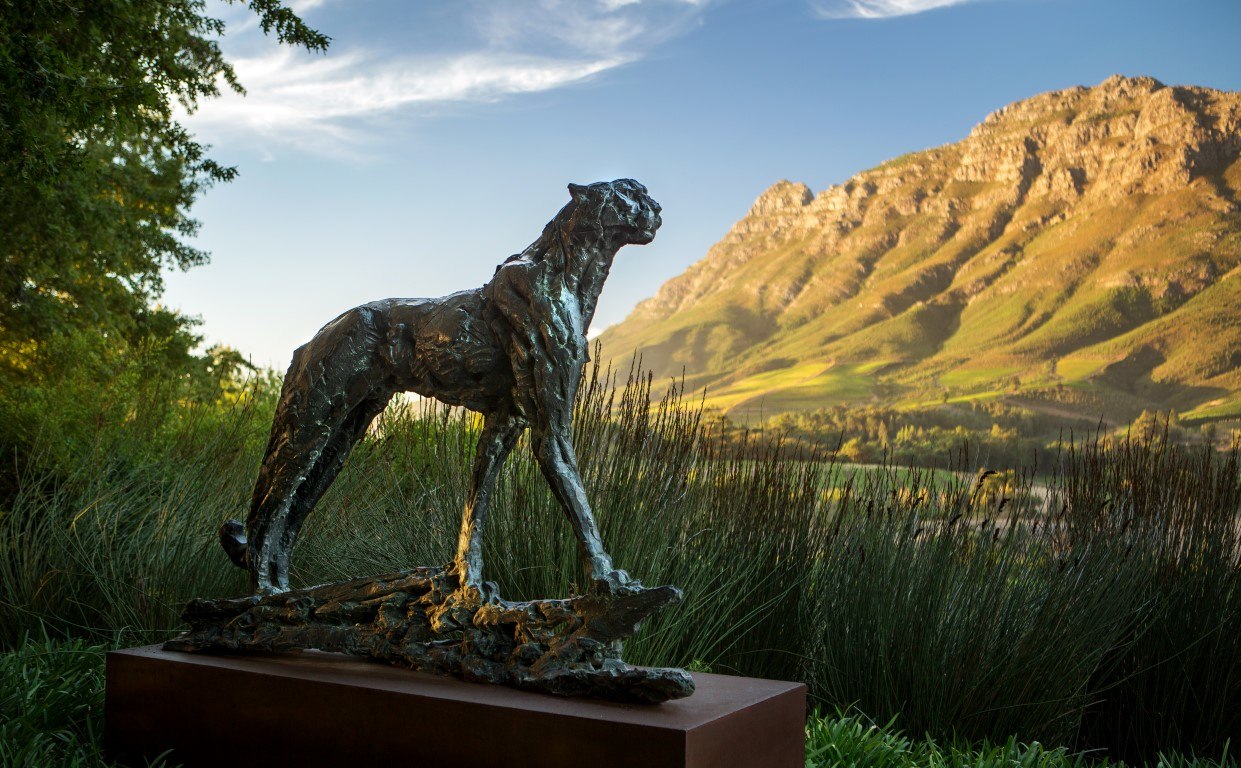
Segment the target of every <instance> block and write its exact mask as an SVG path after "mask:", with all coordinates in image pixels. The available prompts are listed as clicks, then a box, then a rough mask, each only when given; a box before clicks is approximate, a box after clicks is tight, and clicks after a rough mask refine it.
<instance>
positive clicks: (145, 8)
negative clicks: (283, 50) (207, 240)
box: [0, 0, 329, 375]
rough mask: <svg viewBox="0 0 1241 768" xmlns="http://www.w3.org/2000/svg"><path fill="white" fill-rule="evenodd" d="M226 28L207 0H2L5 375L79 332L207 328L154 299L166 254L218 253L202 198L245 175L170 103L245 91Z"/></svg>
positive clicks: (169, 333) (182, 332)
mask: <svg viewBox="0 0 1241 768" xmlns="http://www.w3.org/2000/svg"><path fill="white" fill-rule="evenodd" d="M226 1H227V2H230V3H232V2H238V0H226ZM247 4H248V6H249V8H250V9H251V10H252V11H253V12H254V13H255V14H257V16H258V18H259V23H260V25H261V26H262V29H263V31H264V32H266V33H268V34H272V33H274V34H275V36H276V38H277V40H279V41H280V42H281V43H287V44H292V45H299V46H302V47H304V48H306V49H308V50H310V51H322V50H324V49H326V47H327V45H328V43H329V39H328V38H327V37H326V36H325V35H323V34H321V33H320V32H317V31H316V30H314V29H311V28H310V27H308V26H307V25H306V24H305V23H304V22H303V21H302V20H301V19H300V18H299V17H298V16H297V15H296V14H294V13H293V11H291V10H290V9H288V8H286V7H284V6H283V5H282V4H281V2H279V0H249V2H248V3H247ZM223 33H224V23H223V21H221V20H220V19H217V18H214V17H212V16H210V15H208V14H207V13H206V6H205V2H204V1H203V0H89V1H88V2H80V3H71V2H66V1H65V0H0V366H3V367H2V368H0V374H5V373H7V374H9V375H12V374H18V375H20V374H21V373H23V372H24V371H29V370H30V369H31V367H32V366H35V365H36V364H37V363H38V362H39V360H40V359H41V358H40V355H41V353H42V352H43V351H45V350H46V349H47V347H48V345H49V341H51V340H52V339H53V338H54V337H55V336H57V335H58V334H70V333H74V332H76V331H83V330H86V331H92V332H95V331H97V332H98V333H100V334H103V335H104V336H105V337H109V338H111V339H113V340H114V341H119V340H125V341H127V342H129V343H134V342H140V341H141V340H143V339H150V338H158V339H160V340H162V341H163V342H164V344H165V345H166V346H169V347H171V350H172V351H173V352H174V353H175V354H177V355H180V356H182V357H184V356H186V355H188V352H189V349H190V348H191V347H192V346H193V344H194V343H196V339H195V337H194V336H193V335H192V334H191V333H189V332H188V327H187V323H186V320H185V319H184V318H181V317H179V316H177V315H174V314H173V313H170V312H168V311H166V310H161V309H157V308H153V307H152V302H153V300H154V299H156V298H157V297H158V296H159V295H160V294H161V293H162V289H163V283H162V279H161V271H162V270H163V269H165V268H177V269H186V268H189V267H192V266H194V265H197V264H202V263H204V262H205V261H206V260H207V255H206V254H205V253H203V252H201V251H199V250H197V249H194V248H192V247H190V246H189V245H187V244H186V243H185V241H184V239H183V238H185V237H187V236H189V235H192V234H193V233H194V232H195V231H196V229H197V226H198V224H197V222H196V221H194V220H193V219H192V218H190V216H189V208H190V205H191V204H192V203H193V202H194V200H195V198H196V197H197V196H198V195H199V194H200V193H201V192H202V191H203V190H204V189H205V188H206V187H207V186H209V185H211V184H212V183H215V182H220V181H228V180H229V179H232V178H233V177H234V175H235V174H236V170H235V169H234V168H228V167H224V166H221V165H219V164H218V163H216V162H214V161H213V160H211V159H210V158H209V157H207V156H206V153H205V150H206V148H205V147H204V146H202V145H201V144H199V143H198V142H196V141H195V140H194V138H193V137H192V136H191V135H190V134H189V133H188V132H187V131H186V130H185V129H184V128H183V127H182V126H181V125H179V124H178V123H177V121H176V120H175V119H174V117H173V109H174V106H175V105H177V104H180V105H182V107H183V108H185V109H186V110H187V111H193V109H194V108H195V107H196V106H197V104H198V103H199V101H200V100H201V99H206V98H210V97H213V96H217V95H219V92H220V90H219V89H220V87H221V86H222V85H223V86H225V87H228V88H231V89H233V90H235V91H238V92H243V89H242V87H241V84H240V83H238V80H237V77H236V74H235V72H234V71H233V69H232V67H231V66H230V65H229V63H228V62H227V61H226V60H225V59H224V57H223V55H222V53H221V51H220V48H219V45H218V42H217V41H218V38H219V37H220V36H221V35H222V34H223Z"/></svg>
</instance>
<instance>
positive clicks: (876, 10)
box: [811, 0, 976, 19]
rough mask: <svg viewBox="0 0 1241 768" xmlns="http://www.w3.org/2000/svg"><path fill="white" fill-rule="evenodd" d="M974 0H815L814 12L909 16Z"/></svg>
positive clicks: (828, 15)
mask: <svg viewBox="0 0 1241 768" xmlns="http://www.w3.org/2000/svg"><path fill="white" fill-rule="evenodd" d="M970 2H976V0H815V2H812V3H811V5H812V6H813V7H814V10H815V13H817V14H818V15H819V16H820V17H822V18H825V19H887V18H891V17H893V16H910V15H912V14H915V13H922V12H924V11H933V10H935V9H936V8H947V7H948V6H950V5H963V4H965V3H970Z"/></svg>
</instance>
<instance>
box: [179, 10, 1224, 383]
mask: <svg viewBox="0 0 1241 768" xmlns="http://www.w3.org/2000/svg"><path fill="white" fill-rule="evenodd" d="M291 4H292V5H293V6H294V7H296V8H298V9H299V10H300V11H301V12H302V15H303V17H304V18H305V19H306V20H307V21H308V22H310V23H311V24H312V25H313V26H315V27H317V28H318V29H320V30H321V31H323V32H325V33H327V34H328V35H330V36H332V38H333V43H332V46H331V48H330V50H329V51H328V53H327V54H326V55H315V54H308V53H304V52H301V51H294V50H291V49H287V48H284V47H281V46H278V45H277V44H276V43H275V41H274V40H271V39H266V38H264V37H263V36H262V34H261V32H259V31H258V30H257V29H256V28H255V26H254V24H253V23H252V22H251V21H250V20H249V19H248V17H247V16H246V13H245V12H244V9H243V8H240V7H232V6H223V7H216V10H217V12H218V13H219V14H220V15H221V16H222V17H223V18H225V19H226V20H228V21H229V28H228V32H227V34H226V36H225V39H224V41H223V46H224V49H225V51H226V52H227V53H228V54H229V56H230V58H231V59H232V60H233V61H234V62H235V63H236V66H237V69H238V73H239V74H240V76H241V79H242V83H243V85H245V86H246V88H247V89H248V95H247V96H245V97H244V98H242V97H237V96H232V95H228V96H225V97H223V98H221V99H216V100H213V101H211V102H208V103H205V104H203V105H202V107H201V109H200V110H199V111H198V112H197V113H195V114H194V115H191V116H189V117H188V118H187V119H186V124H187V125H188V126H189V127H190V128H191V130H193V131H194V132H195V133H196V134H197V135H198V136H199V138H200V140H202V141H204V142H206V143H209V144H211V145H212V147H213V150H212V155H213V156H214V157H215V158H216V159H218V160H220V161H222V162H225V163H228V164H232V165H236V166H238V167H239V169H240V172H241V173H240V176H239V178H238V179H237V180H236V181H234V182H233V183H231V184H225V185H221V186H218V187H215V188H214V189H212V190H210V191H209V192H208V193H207V194H206V195H205V196H204V197H203V198H202V199H201V200H200V201H199V202H198V203H197V204H196V205H195V207H194V209H193V213H194V215H195V216H196V217H197V218H199V219H200V220H201V222H202V225H203V226H202V231H201V234H200V235H199V237H198V238H197V241H196V242H197V244H198V245H199V246H200V247H203V248H205V249H207V250H209V251H210V252H211V254H212V263H211V264H209V265H208V266H205V267H199V268H196V269H193V270H190V271H189V272H185V273H175V274H171V275H169V276H168V281H167V282H168V290H167V293H166V295H165V298H164V303H165V304H167V305H169V306H172V307H176V308H178V309H180V310H181V311H183V312H185V313H187V314H190V315H196V316H199V317H201V318H202V321H203V325H202V327H201V329H200V330H201V332H202V333H203V334H204V335H205V337H206V340H207V342H208V343H213V342H222V343H226V344H229V345H231V346H234V347H236V348H238V349H240V350H241V351H242V352H243V353H245V354H246V355H248V356H250V357H251V358H252V359H253V361H254V362H255V363H258V364H260V365H272V366H275V367H278V368H281V369H283V368H284V367H285V366H286V365H287V363H288V360H289V357H290V355H291V353H292V350H293V349H294V348H295V347H296V346H297V345H299V344H301V343H303V342H304V341H306V340H307V339H309V338H310V337H311V336H312V335H313V334H314V332H315V331H316V330H317V329H318V328H319V327H320V326H322V325H323V324H324V323H326V322H327V321H328V320H330V319H331V318H332V317H334V316H335V315H336V314H338V313H339V312H341V311H342V310H344V309H347V308H349V307H351V306H354V305H356V304H360V303H363V302H366V301H371V300H373V299H377V298H384V297H388V296H439V295H443V294H445V293H450V292H452V291H455V290H461V289H464V288H471V287H475V286H477V285H481V284H482V283H483V282H485V281H486V280H487V279H488V278H489V277H490V275H491V273H492V271H493V270H494V267H495V265H496V264H498V263H499V262H500V261H502V260H503V259H504V258H505V257H507V256H508V255H510V254H512V253H516V252H518V251H520V250H521V249H522V248H524V247H525V246H526V245H527V244H528V243H529V242H530V241H532V240H533V239H534V238H535V237H536V236H537V235H538V234H539V232H540V231H541V229H542V226H543V224H544V223H545V222H546V221H547V220H548V219H549V218H550V217H551V216H552V215H553V214H554V213H555V212H556V211H557V210H558V209H559V208H560V207H561V206H562V205H563V204H564V203H565V202H566V201H567V200H568V193H567V191H566V190H565V185H566V184H567V183H568V182H578V183H586V182H591V181H598V180H610V179H613V178H617V177H622V176H628V177H633V178H636V179H638V180H640V181H642V182H643V183H645V184H646V185H647V186H648V187H649V188H650V190H651V194H652V195H653V196H654V197H655V198H656V199H657V200H659V202H660V203H661V204H662V205H663V207H664V226H663V228H662V229H661V230H660V233H659V236H658V237H657V238H656V240H655V242H654V243H653V244H651V245H648V246H643V247H634V246H631V247H628V248H626V249H625V250H623V251H622V252H621V254H620V256H619V257H618V258H617V261H616V263H615V266H614V268H613V272H612V276H611V278H610V279H609V281H608V285H607V287H606V288H605V290H604V293H603V297H602V300H601V301H600V304H599V309H598V313H597V315H596V317H595V330H599V329H601V328H603V327H605V326H606V325H609V324H611V323H615V322H619V321H620V320H622V319H623V318H624V317H625V316H626V315H627V314H628V313H629V311H630V310H631V309H632V308H633V306H634V305H635V304H636V303H637V302H638V301H640V300H641V299H643V298H645V297H647V296H650V295H651V294H653V293H654V292H655V290H656V289H657V288H658V287H659V285H660V284H661V283H663V282H664V281H665V280H667V279H668V278H670V277H672V276H674V275H676V274H678V273H680V272H681V271H682V270H684V269H685V268H686V267H687V266H689V265H690V264H691V263H693V262H694V261H696V260H698V259H699V258H701V257H702V256H703V255H704V254H705V253H706V250H707V248H708V247H710V245H711V244H712V243H714V242H715V241H716V240H718V239H719V238H720V237H721V236H722V235H723V234H724V233H725V232H726V231H727V229H728V227H729V226H731V224H732V223H733V222H734V221H736V220H737V219H738V218H740V217H741V216H742V215H744V213H745V212H746V210H747V209H748V208H749V206H750V204H751V203H752V202H753V200H754V198H755V197H756V196H757V195H758V194H760V193H761V192H762V191H763V190H764V189H765V188H767V187H768V186H770V185H771V184H772V183H774V182H776V181H778V180H780V179H783V178H787V179H791V180H794V181H802V182H805V183H806V184H809V185H810V186H811V187H812V188H813V189H814V190H816V191H818V190H821V189H823V188H824V187H827V186H829V185H831V184H837V183H840V182H843V181H844V180H846V179H847V178H848V177H849V176H850V175H852V174H854V173H856V172H858V171H861V170H864V169H866V168H869V167H872V166H874V165H877V164H878V163H880V162H882V161H884V160H886V159H888V158H891V157H895V156H897V155H900V154H903V153H906V152H911V151H916V150H920V149H925V148H927V147H932V146H936V145H940V144H944V143H948V142H952V141H956V140H958V139H961V138H963V137H964V136H965V135H966V134H967V133H968V132H969V129H970V128H971V127H972V126H973V125H974V124H975V123H977V122H978V121H980V120H981V119H982V118H983V117H984V116H985V115H986V114H987V113H989V112H991V111H993V110H994V109H997V108H999V107H1001V106H1003V105H1004V104H1007V103H1009V102H1012V101H1016V100H1018V99H1022V98H1025V97H1028V96H1032V95H1034V94H1036V93H1040V92H1043V91H1048V90H1054V89H1059V88H1064V87H1068V86H1071V85H1079V84H1080V85H1094V84H1097V83H1098V82H1100V81H1102V80H1104V79H1105V78H1107V77H1108V76H1109V75H1111V74H1115V73H1121V74H1125V75H1150V76H1153V77H1156V78H1158V79H1160V80H1162V81H1163V82H1165V83H1169V84H1195V85H1205V86H1210V87H1214V88H1220V89H1224V90H1238V89H1241V45H1238V43H1237V40H1238V39H1239V38H1241V2H1237V0H1165V1H1163V2H1155V1H1154V0H300V2H294V3H291Z"/></svg>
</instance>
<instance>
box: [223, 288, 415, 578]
mask: <svg viewBox="0 0 1241 768" xmlns="http://www.w3.org/2000/svg"><path fill="white" fill-rule="evenodd" d="M379 339H380V334H379V331H378V328H377V326H376V323H375V321H374V316H373V313H370V312H367V311H364V310H363V309H362V308H358V309H355V310H351V311H350V312H347V313H345V314H344V315H342V316H341V317H339V318H337V319H336V320H334V321H333V322H332V323H329V324H328V325H327V326H326V327H325V328H324V329H323V330H322V331H320V332H319V334H318V335H316V336H315V338H314V339H313V340H312V341H311V342H310V343H309V344H307V345H306V346H304V347H302V348H300V349H298V351H297V352H295V353H294V355H293V362H292V364H291V365H290V366H289V372H288V373H287V374H286V376H285V381H284V388H283V389H282V390H281V393H280V402H279V404H278V405H277V408H276V416H275V419H274V420H273V422H272V431H271V439H270V440H269V442H268V446H267V454H266V456H265V457H264V458H263V464H262V467H261V468H260V469H259V477H258V482H257V483H256V485H255V489H254V497H253V500H252V502H251V506H250V516H249V519H248V521H247V533H248V545H247V552H246V564H247V566H248V567H249V569H250V582H251V587H252V588H253V589H255V590H256V591H260V592H272V591H281V590H285V589H288V578H289V576H288V572H289V553H290V551H291V550H292V548H293V544H294V542H295V541H296V539H297V533H298V531H299V530H300V528H301V524H302V521H303V520H305V518H306V515H308V514H309V513H310V510H311V508H313V507H314V504H315V502H316V501H318V500H319V497H320V496H322V495H323V492H324V491H326V490H327V487H328V486H329V485H330V484H331V482H332V480H333V479H335V477H336V474H337V473H338V472H339V471H340V468H341V466H342V465H343V464H344V461H345V458H346V457H347V456H348V454H349V450H350V449H351V448H352V447H353V444H354V442H356V441H357V439H358V438H360V437H361V436H362V435H363V434H364V433H365V431H366V427H367V425H368V424H370V422H371V420H372V419H373V418H374V417H375V415H376V414H378V413H379V412H380V411H382V410H383V407H384V405H386V404H387V402H388V400H389V399H390V398H391V395H392V392H393V388H392V387H391V382H390V377H389V375H388V373H387V370H388V369H387V366H385V365H384V364H383V362H382V360H381V359H380V357H379V355H378V354H377V352H376V349H377V346H378V343H379Z"/></svg>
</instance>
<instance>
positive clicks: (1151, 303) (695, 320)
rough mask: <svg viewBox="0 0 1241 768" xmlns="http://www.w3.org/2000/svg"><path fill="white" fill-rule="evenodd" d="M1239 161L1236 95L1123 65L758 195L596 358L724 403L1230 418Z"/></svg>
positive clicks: (608, 337)
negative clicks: (987, 405)
mask: <svg viewBox="0 0 1241 768" xmlns="http://www.w3.org/2000/svg"><path fill="white" fill-rule="evenodd" d="M1239 156H1241V94H1237V93H1228V92H1222V91H1217V90H1212V89H1208V88H1200V87H1181V86H1165V85H1163V84H1162V83H1160V82H1158V81H1156V80H1154V79H1151V78H1145V77H1139V78H1125V77H1120V76H1115V77H1111V78H1109V79H1107V80H1106V81H1104V82H1103V83H1101V84H1099V85H1098V86H1095V87H1093V88H1086V87H1076V88H1070V89H1067V90H1063V91H1056V92H1052V93H1046V94H1042V95H1039V96H1035V97H1033V98H1030V99H1026V100H1024V101H1020V102H1017V103H1015V104H1012V105H1010V106H1007V107H1004V108H1002V109H999V110H997V111H995V112H993V113H992V114H991V115H988V116H987V118H986V119H985V120H983V122H982V123H980V124H979V125H977V126H976V127H975V128H974V129H973V130H972V131H971V132H970V134H969V136H967V137H966V138H965V139H963V140H962V141H960V142H957V143H955V144H949V145H945V146H942V147H937V148H934V149H929V150H926V151H922V152H916V153H912V154H909V155H905V156H902V157H899V158H896V159H894V160H892V161H889V162H887V163H884V164H882V165H880V166H878V167H877V168H874V169H872V170H869V171H865V172H862V173H859V174H857V175H856V176H854V177H853V178H851V179H849V180H848V181H846V182H845V183H843V184H840V185H836V186H832V187H829V188H827V189H826V190H823V191H822V192H820V193H818V194H814V193H813V192H812V191H811V190H810V189H809V188H808V187H806V186H805V185H804V184H796V183H792V182H788V181H782V182H779V183H777V184H775V185H773V186H772V187H771V188H769V189H768V190H767V191H765V192H764V193H763V194H762V195H761V196H760V197H759V198H758V199H757V200H756V201H755V203H754V205H753V207H752V208H751V209H750V211H749V212H748V213H747V214H746V215H745V217H743V218H742V219H741V220H740V221H739V222H737V224H736V225H735V226H734V227H733V228H732V229H731V230H730V231H729V232H728V234H727V235H725V237H724V238H723V239H722V240H721V241H720V242H718V243H717V244H716V245H715V246H713V247H712V248H711V249H710V250H709V251H708V253H707V255H706V256H705V257H704V258H703V259H702V260H700V261H699V262H697V263H696V264H694V265H693V266H691V267H690V268H689V269H687V270H686V271H685V272H684V273H683V274H681V275H680V276H678V277H676V278H674V279H672V280H670V281H668V282H667V283H665V284H664V285H663V286H662V287H661V288H660V289H659V291H658V292H657V293H656V295H655V296H654V297H653V298H651V299H648V300H647V301H644V302H642V303H641V304H640V305H639V306H638V307H637V308H636V309H635V310H634V312H633V313H632V315H631V316H630V317H629V318H628V319H626V320H625V321H624V322H623V323H621V324H619V325H618V326H615V327H613V328H610V329H608V330H607V331H606V332H605V333H604V334H603V335H602V337H601V342H602V344H603V350H604V353H605V355H608V356H611V357H616V358H627V357H628V356H629V355H630V354H632V352H633V351H635V350H639V351H641V352H642V354H643V357H644V361H645V363H646V364H647V365H648V366H649V367H650V368H651V369H652V370H653V371H654V372H655V373H656V374H657V375H658V376H661V377H667V376H676V375H680V374H681V373H682V371H684V372H685V373H686V374H687V376H688V378H689V379H690V383H691V384H692V385H701V386H706V387H708V394H709V396H710V397H711V399H712V402H713V403H714V404H715V405H718V406H719V407H721V408H723V409H724V410H727V411H730V412H732V413H734V414H745V413H748V412H753V411H755V410H761V411H764V412H766V413H772V412H779V411H781V410H797V409H803V408H810V407H819V404H823V405H828V404H832V403H834V402H839V401H841V400H843V401H846V402H852V401H858V402H884V403H904V404H911V405H916V404H917V403H918V402H922V401H925V400H927V398H928V396H934V397H935V399H939V400H941V401H942V400H950V399H953V398H966V399H968V398H979V397H997V396H1003V397H1015V398H1021V399H1025V400H1029V401H1033V402H1048V401H1054V400H1064V401H1068V400H1076V401H1079V404H1080V405H1081V406H1082V408H1083V409H1084V410H1083V413H1088V412H1089V410H1090V408H1092V407H1096V406H1104V405H1105V406H1107V407H1108V408H1110V409H1111V410H1112V411H1114V412H1115V413H1114V416H1115V417H1116V418H1124V417H1125V416H1126V415H1127V414H1128V413H1129V412H1131V411H1135V410H1140V408H1143V407H1148V406H1153V407H1177V408H1180V409H1181V410H1189V411H1193V410H1195V409H1198V410H1203V411H1204V414H1205V415H1206V416H1210V412H1212V409H1215V411H1218V413H1217V414H1216V415H1223V416H1228V415H1230V414H1232V413H1233V411H1238V413H1237V414H1235V415H1241V409H1238V408H1237V407H1236V403H1237V399H1238V398H1237V393H1238V390H1241V375H1239V374H1238V369H1239V368H1241V311H1238V309H1237V307H1238V306H1239V305H1241V302H1239V301H1238V299H1241V271H1239V269H1238V266H1239V265H1241V220H1239V217H1238V213H1239V211H1241V206H1239V204H1238V201H1239V200H1241V197H1239V196H1238V190H1239V189H1241V164H1239V163H1238V157H1239ZM1066 390H1067V391H1066ZM1062 405H1063V403H1060V404H1059V405H1057V406H1056V407H1060V406H1062ZM1221 409H1222V410H1221Z"/></svg>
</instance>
